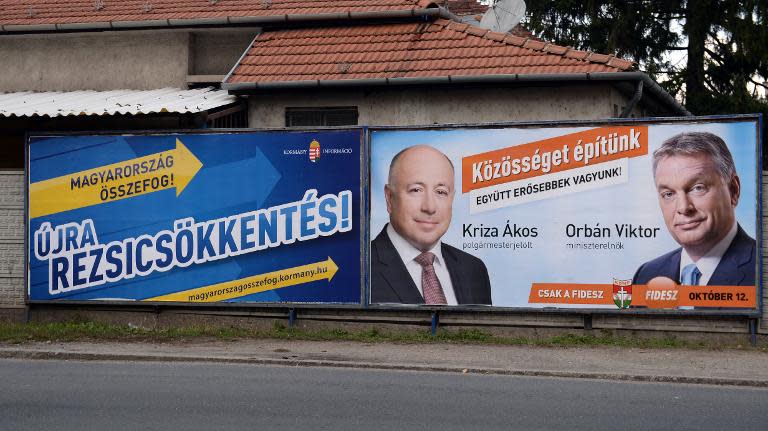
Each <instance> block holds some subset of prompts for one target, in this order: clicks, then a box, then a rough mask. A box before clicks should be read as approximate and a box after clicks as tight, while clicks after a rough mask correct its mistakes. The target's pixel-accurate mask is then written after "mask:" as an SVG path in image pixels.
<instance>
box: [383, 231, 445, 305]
mask: <svg viewBox="0 0 768 431" xmlns="http://www.w3.org/2000/svg"><path fill="white" fill-rule="evenodd" d="M387 235H389V240H390V241H392V245H394V246H395V250H397V254H399V255H400V259H402V260H403V263H405V269H407V270H408V274H410V275H411V278H412V279H413V282H414V283H415V284H416V287H417V288H418V289H419V293H420V294H421V297H422V298H423V297H424V290H423V289H422V287H421V272H422V271H423V268H422V266H421V265H419V263H418V262H416V261H415V260H414V259H415V258H416V257H417V256H418V255H420V254H421V250H419V249H417V248H416V247H414V246H413V245H411V243H409V242H408V241H406V239H405V238H403V237H402V236H400V234H399V233H397V232H396V231H395V229H394V228H393V227H392V224H389V225H387ZM428 251H430V252H432V254H434V255H435V262H434V264H433V266H434V268H435V274H436V275H437V279H438V280H440V287H442V288H443V293H444V294H445V301H446V303H447V304H448V305H458V302H457V301H456V293H455V292H454V291H453V284H452V283H451V275H450V274H449V273H448V268H447V267H446V266H445V259H443V252H442V242H441V241H438V242H437V244H435V245H434V247H432V249H430V250H428Z"/></svg>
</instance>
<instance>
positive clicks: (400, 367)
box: [0, 350, 768, 388]
mask: <svg viewBox="0 0 768 431" xmlns="http://www.w3.org/2000/svg"><path fill="white" fill-rule="evenodd" d="M0 358H2V359H28V360H71V361H137V362H190V363H202V362H208V363H222V364H252V365H277V366H286V367H335V368H359V369H371V370H394V371H421V372H442V373H458V374H480V375H506V376H521V377H560V378H575V379H596V380H614V381H630V382H654V383H685V384H696V385H717V386H743V387H744V386H746V387H757V388H768V380H747V379H734V378H719V377H686V376H668V375H644V374H611V373H590V372H577V371H548V370H509V369H500V368H466V367H450V366H432V365H415V364H402V363H400V364H397V363H376V362H359V361H348V362H346V361H331V360H316V359H299V360H297V359H271V358H258V357H250V358H244V357H236V358H224V357H205V356H173V355H141V354H114V353H88V352H57V351H28V350H3V351H0Z"/></svg>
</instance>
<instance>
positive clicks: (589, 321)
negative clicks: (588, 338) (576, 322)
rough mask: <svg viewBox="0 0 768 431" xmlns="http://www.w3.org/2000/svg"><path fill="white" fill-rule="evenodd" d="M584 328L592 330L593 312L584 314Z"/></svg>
mask: <svg viewBox="0 0 768 431" xmlns="http://www.w3.org/2000/svg"><path fill="white" fill-rule="evenodd" d="M584 329H585V330H587V331H591V330H592V315H591V314H585V315H584Z"/></svg>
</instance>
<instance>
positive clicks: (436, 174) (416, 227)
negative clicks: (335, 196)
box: [384, 146, 454, 251]
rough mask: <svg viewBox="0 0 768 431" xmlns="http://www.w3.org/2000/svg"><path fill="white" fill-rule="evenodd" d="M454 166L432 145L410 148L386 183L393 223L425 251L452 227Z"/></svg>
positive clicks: (411, 241)
mask: <svg viewBox="0 0 768 431" xmlns="http://www.w3.org/2000/svg"><path fill="white" fill-rule="evenodd" d="M453 193H454V190H453V168H452V167H451V165H450V163H449V162H448V160H447V159H446V158H445V156H444V155H443V154H442V153H440V152H438V151H437V150H435V149H433V148H430V147H423V146H418V147H414V148H411V149H409V150H407V151H406V152H405V153H403V154H402V155H401V156H400V158H399V159H398V160H397V162H396V163H395V166H394V169H393V170H392V175H391V177H390V184H387V185H386V186H385V187H384V195H385V197H386V199H387V211H388V212H389V221H390V223H392V227H393V228H394V229H395V231H397V233H399V234H400V235H402V237H403V238H405V239H406V240H407V241H408V242H409V243H411V245H413V246H414V247H416V248H417V249H419V250H421V251H427V250H429V249H430V248H432V247H433V246H434V245H435V244H436V243H437V241H439V240H440V238H441V237H442V236H443V234H445V231H447V230H448V225H449V224H450V223H451V207H452V204H453Z"/></svg>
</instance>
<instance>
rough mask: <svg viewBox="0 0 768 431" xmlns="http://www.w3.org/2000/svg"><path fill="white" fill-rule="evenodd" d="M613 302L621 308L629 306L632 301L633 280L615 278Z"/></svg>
mask: <svg viewBox="0 0 768 431" xmlns="http://www.w3.org/2000/svg"><path fill="white" fill-rule="evenodd" d="M613 303H614V304H616V306H617V307H619V308H621V309H624V308H629V304H631V303H632V280H616V279H615V278H614V279H613Z"/></svg>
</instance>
